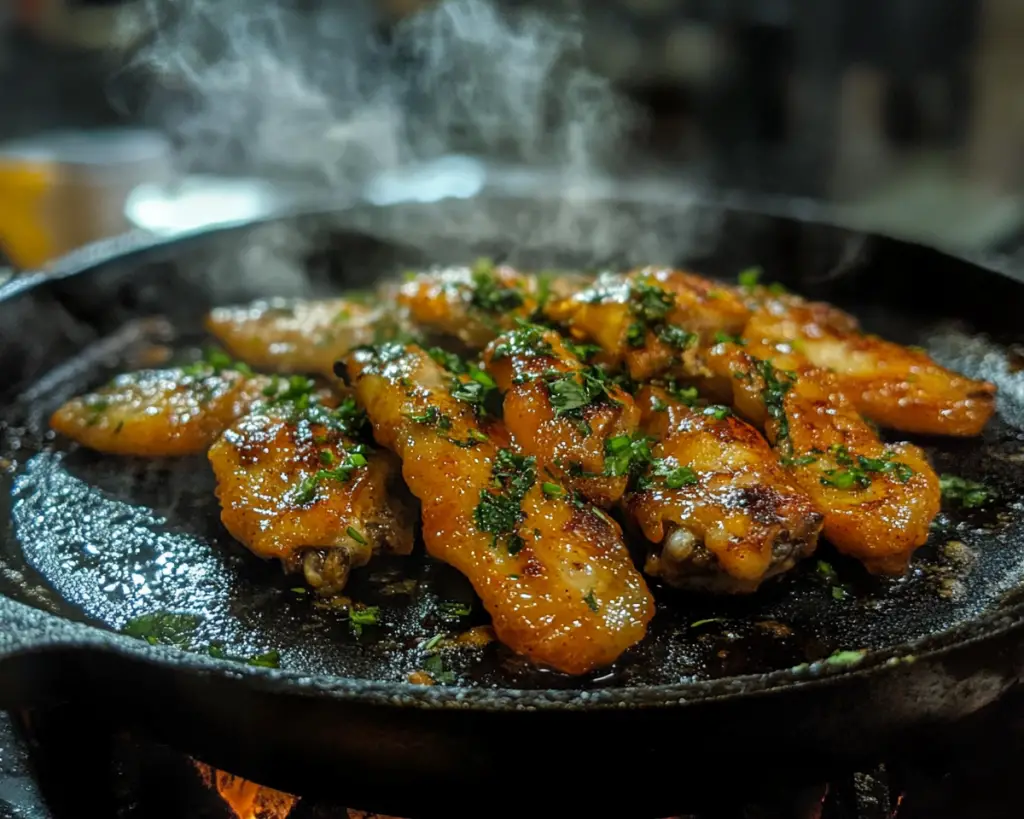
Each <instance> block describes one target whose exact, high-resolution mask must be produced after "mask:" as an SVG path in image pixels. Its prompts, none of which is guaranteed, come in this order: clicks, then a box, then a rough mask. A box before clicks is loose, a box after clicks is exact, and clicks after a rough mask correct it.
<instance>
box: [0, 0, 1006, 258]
mask: <svg viewBox="0 0 1024 819" xmlns="http://www.w3.org/2000/svg"><path fill="white" fill-rule="evenodd" d="M226 4H227V0H223V2H218V0H206V2H205V3H204V4H202V6H201V7H200V4H197V3H194V2H185V1H184V0H183V2H182V3H179V4H177V6H178V8H177V13H178V14H179V16H180V15H185V16H186V17H188V15H190V14H199V13H200V12H199V11H197V9H200V8H201V9H202V10H203V13H206V12H207V11H208V10H209V8H211V7H213V6H219V7H221V9H222V10H221V11H218V12H217V14H218V15H223V14H226V13H227V12H224V11H223V9H224V8H228V6H227V5H226ZM253 5H255V6H259V5H260V4H244V3H242V4H239V3H234V6H235V7H237V8H244V7H251V6H253ZM324 5H325V4H323V3H316V2H294V3H291V4H290V7H291V10H292V12H293V13H294V14H296V15H302V14H309V15H316V14H317V13H319V10H322V8H323V6H324ZM327 5H330V4H327ZM334 5H335V6H336V7H338V6H346V7H351V9H353V10H354V9H356V7H359V8H360V11H359V12H358V14H359V15H361V16H358V21H359V25H360V26H366V30H367V31H370V30H372V31H373V32H374V33H375V36H379V37H380V38H382V42H387V38H388V36H389V35H388V32H389V28H390V27H393V26H394V25H395V24H396V21H402V20H405V21H408V20H410V19H413V18H414V17H415V16H416V15H417V14H422V13H424V12H423V8H424V7H429V6H435V5H437V4H436V3H434V2H422V1H421V2H417V1H416V0H379V2H375V3H357V2H351V3H342V4H334ZM498 5H500V6H508V7H511V6H522V5H524V4H523V3H521V2H506V3H499V4H498ZM530 5H532V6H535V7H538V8H540V9H542V10H543V11H544V12H545V13H550V14H552V15H555V16H558V15H561V14H562V13H563V12H566V11H572V10H574V9H575V10H578V11H581V13H582V18H581V19H582V23H581V24H580V25H579V27H578V29H576V28H574V29H573V31H577V30H578V32H579V33H580V34H581V36H582V59H584V60H585V62H586V64H587V65H588V66H589V67H590V68H592V69H593V71H594V72H596V74H598V75H599V76H601V77H605V78H608V79H609V80H611V81H612V83H614V85H615V87H616V88H618V89H620V90H621V91H623V92H624V93H625V94H627V95H628V97H629V98H630V99H632V100H633V101H635V103H636V104H637V105H638V106H639V109H640V110H641V111H642V112H643V114H644V117H643V118H642V119H639V120H637V121H636V124H635V127H631V129H630V130H629V133H628V140H627V142H626V143H625V145H624V146H622V147H620V148H619V149H617V153H616V155H615V157H613V160H614V161H613V162H611V163H606V164H607V165H608V166H609V167H610V169H611V171H612V172H614V173H617V174H619V175H622V176H626V177H628V176H630V175H633V176H644V175H646V176H647V177H653V178H657V179H658V180H660V181H661V183H662V184H665V185H678V186H679V189H680V190H682V189H684V188H685V187H686V186H687V185H691V186H693V185H698V186H699V187H700V188H701V189H702V190H707V189H709V188H711V189H714V190H728V191H742V192H749V193H751V194H756V195H760V196H775V197H782V198H783V199H785V200H787V201H798V202H801V203H803V205H804V206H806V207H808V208H820V209H822V210H823V212H827V213H829V214H831V215H832V217H833V218H837V219H840V220H841V221H846V222H850V223H854V224H858V225H862V226H865V227H869V228H876V229H882V230H886V231H889V232H893V233H897V234H901V235H905V236H909V237H911V238H920V239H922V240H925V241H929V242H934V243H938V244H942V245H945V246H948V247H951V248H955V249H979V248H1007V247H1009V248H1012V247H1014V246H1015V245H1016V243H1017V242H1018V239H1019V237H1020V234H1021V232H1022V227H1024V208H1022V204H1024V201H1022V196H1021V194H1022V190H1021V189H1022V183H1024V179H1022V171H1024V168H1022V163H1021V159H1022V152H1021V147H1022V142H1024V50H1022V49H1021V47H1020V43H1021V42H1024V39H1022V36H1024V3H1020V2H1016V0H608V2H605V3H601V4H598V3H591V4H589V5H586V4H584V5H581V4H579V3H572V2H564V1H563V2H558V0H549V2H546V3H542V2H534V3H532V4H530ZM173 6H174V4H166V3H165V4H161V6H160V8H161V9H162V11H161V12H160V13H158V14H155V15H154V14H151V13H150V12H151V11H152V10H153V9H154V8H156V5H155V4H153V3H148V2H141V1H140V0H121V2H118V0H13V3H11V4H9V5H8V6H7V7H6V10H5V11H3V12H0V14H6V15H7V19H4V20H0V24H2V29H3V32H4V35H3V42H2V45H0V110H2V112H3V113H2V115H0V140H2V141H4V142H5V145H6V146H8V150H7V155H8V156H14V157H19V156H20V157H24V156H25V155H26V153H25V151H26V149H25V146H26V145H29V146H31V145H32V144H33V140H36V141H39V140H42V141H43V143H45V142H46V140H47V139H48V138H50V137H48V136H47V135H48V134H52V133H53V132H54V131H58V130H59V131H61V132H63V133H65V134H66V133H67V132H68V131H69V130H71V131H73V132H75V133H79V134H83V133H84V134H89V133H95V134H100V133H105V134H109V129H112V128H113V129H121V131H122V132H123V129H125V128H127V127H135V126H144V127H146V128H153V129H155V131H154V132H152V133H151V134H150V136H153V134H154V133H155V134H161V133H165V135H166V136H167V138H168V139H169V140H170V145H171V147H170V150H171V152H172V154H173V157H174V158H172V160H170V162H171V164H174V165H176V167H177V169H178V170H179V171H180V170H181V168H180V165H181V162H180V161H179V160H180V156H181V155H182V153H181V149H182V145H181V144H180V143H181V141H182V139H183V133H186V134H187V133H188V132H187V131H183V130H182V129H180V128H179V129H173V128H172V129H170V131H169V132H168V131H167V129H166V128H165V127H164V126H166V125H167V123H168V122H169V120H170V119H171V117H170V116H169V114H168V112H169V111H172V110H176V109H175V108H174V106H178V107H179V108H180V110H181V111H185V112H187V111H188V110H189V108H188V106H189V104H190V103H189V102H188V99H187V93H186V91H187V89H185V90H184V91H183V90H182V89H181V88H179V89H177V92H180V93H177V92H175V93H172V92H174V89H171V90H168V89H167V88H164V89H163V92H164V93H162V94H161V93H156V92H155V91H154V87H157V86H159V85H160V83H161V81H163V80H164V79H166V72H165V73H164V76H163V77H161V76H157V75H154V74H152V73H151V74H150V75H149V76H148V78H147V75H146V72H145V70H144V68H143V69H142V70H136V71H133V72H127V71H126V70H125V66H126V65H127V64H128V62H129V61H130V60H131V59H132V55H136V56H137V54H138V45H130V44H126V37H127V35H126V34H125V31H126V27H125V25H124V20H125V19H126V18H125V15H126V14H127V15H129V16H131V15H135V19H136V22H137V25H136V26H135V27H134V29H133V34H132V37H135V38H139V39H138V40H137V41H138V42H143V43H146V42H149V41H147V40H146V37H147V36H148V37H152V36H153V34H152V30H151V29H152V27H153V26H154V24H155V21H156V22H160V21H162V20H163V19H164V18H163V17H162V16H161V15H163V14H165V13H166V14H173V8H172V7H173ZM168 9H171V11H169V12H168ZM346 13H348V12H346ZM352 14H353V15H355V14H356V12H355V11H352ZM211 19H213V17H211ZM216 19H220V20H224V19H226V18H225V17H224V16H220V17H217V18H216ZM349 19H353V20H354V19H356V18H355V17H351V18H349ZM138 21H142V23H138ZM160 24H162V23H160ZM178 24H179V25H180V24H181V20H180V19H179V21H178ZM317 25H318V26H319V25H320V24H319V23H318V24H317ZM574 25H575V24H574ZM147 26H148V27H149V30H147ZM214 28H216V24H214ZM321 28H322V26H321ZM360 30H362V29H360ZM133 49H134V51H133ZM337 59H339V60H340V59H342V57H341V56H338V57H337ZM414 64H415V62H413V65H414ZM413 70H415V69H413ZM157 73H158V74H159V72H157ZM461 81H462V82H470V81H471V77H463V78H462V79H461ZM460 87H461V86H460ZM435 93H436V90H435ZM445 93H447V92H445ZM451 93H452V94H455V95H457V94H459V93H461V92H460V91H459V90H458V88H455V87H454V86H453V90H452V91H451ZM410 104H411V103H410ZM429 104H430V105H433V106H435V107H436V105H437V98H436V97H434V98H432V102H430V103H429ZM182 116H185V114H182ZM296 116H298V117H299V118H300V119H301V115H296ZM162 128H163V131H162V130H161V129H162ZM101 129H104V130H101ZM480 133H481V131H480V129H479V128H477V129H476V130H474V129H469V130H468V131H463V132H461V133H458V134H454V135H452V136H451V138H450V139H447V138H446V139H444V140H440V141H439V142H438V143H437V144H439V145H442V146H443V147H444V148H446V149H455V150H457V151H458V152H459V153H460V154H468V155H474V156H478V157H485V158H493V159H495V160H499V159H500V160H502V161H505V162H513V163H516V162H518V163H521V164H522V163H525V164H529V162H530V161H532V160H531V157H530V156H528V155H525V154H524V152H523V151H522V150H518V149H517V147H516V145H513V146H512V147H511V149H509V150H506V147H507V146H503V145H501V144H500V141H496V140H493V139H481V138H479V134H480ZM193 134H194V132H193ZM244 136H245V135H244V134H243V135H242V138H241V139H242V142H243V143H244V141H245V139H244ZM136 138H137V139H141V138H142V137H139V135H138V134H136ZM184 138H186V139H187V136H186V137H184ZM474 139H476V144H474ZM10 140H20V142H17V143H15V146H14V147H13V148H11V147H10ZM26 140H27V142H26ZM364 141H370V142H372V141H373V138H372V137H369V138H364ZM143 142H144V140H143ZM118 144H119V143H116V142H112V143H110V145H111V146H116V145H118ZM145 144H146V145H148V146H149V147H148V148H145V147H143V148H140V147H139V146H138V144H137V143H133V145H134V147H133V148H132V150H134V151H137V152H138V156H139V161H140V162H141V161H142V160H143V159H144V158H145V156H148V157H149V160H150V166H149V167H150V171H142V170H137V173H138V174H139V176H138V177H133V178H132V179H133V181H138V179H140V178H145V173H147V172H151V173H153V174H156V175H157V176H159V174H160V173H162V171H160V167H159V166H160V162H162V161H163V160H162V159H160V157H159V156H158V154H159V151H160V149H159V147H158V143H145ZM522 144H523V143H522V141H520V144H519V146H518V148H519V149H521V148H522ZM61 145H62V147H60V148H59V150H65V151H70V150H78V151H81V150H82V148H81V145H77V144H76V147H74V148H68V147H67V144H66V143H61ZM185 147H186V149H188V148H189V147H190V146H185ZM222 148H223V146H222ZM52 150H53V151H58V149H52ZM109 150H111V151H113V152H114V154H115V155H119V156H121V158H123V155H124V149H121V148H117V147H111V148H110V149H109ZM147 150H149V151H150V153H149V154H146V151H147ZM296 150H298V148H296ZM29 153H31V151H29ZM58 153H59V151H58ZM399 153H401V152H399ZM428 153H429V151H428ZM527 153H528V152H527ZM244 154H245V150H244V147H242V148H240V149H239V151H238V152H234V151H230V150H223V149H222V150H220V151H217V152H213V153H210V154H209V155H208V156H207V157H206V160H204V158H203V155H202V152H199V151H196V150H194V145H193V146H191V149H190V150H185V154H184V155H186V156H187V157H188V161H187V163H186V164H187V165H188V168H186V170H188V171H189V172H202V173H205V174H218V173H220V174H229V175H230V174H236V173H238V172H239V171H242V172H248V171H251V170H252V168H251V167H250V168H248V169H246V168H241V169H239V168H232V167H231V161H230V160H231V159H232V158H233V157H237V156H241V155H244ZM3 155H4V154H3V153H0V158H2V156H3ZM144 155H145V156H144ZM396 156H398V155H397V154H396ZM50 158H51V159H52V158H53V155H52V154H51V157H50ZM58 158H60V157H58ZM420 158H422V157H420ZM399 159H402V157H399ZM534 159H535V157H534ZM74 161H78V160H77V159H76V160H74ZM403 161H404V159H403ZM378 164H379V163H378ZM204 165H205V167H204ZM108 170H109V169H108ZM19 172H20V171H19ZM8 178H12V177H10V176H8ZM13 178H14V179H15V182H18V181H19V180H20V181H21V182H22V183H24V178H23V176H20V177H19V176H17V174H15V177H13ZM347 181H348V177H347V176H346V175H345V174H342V175H341V177H340V178H335V179H333V180H332V184H336V185H339V186H343V185H344V184H346V182H347ZM2 182H3V176H2V175H0V183H2ZM359 182H360V184H362V183H363V182H365V180H359ZM7 184H8V185H11V184H15V183H13V182H8V183H7ZM76 184H77V185H78V186H79V187H81V185H82V183H81V180H79V181H78V182H77V183H76ZM0 193H2V191H0ZM122 193H123V191H122ZM122 198H123V197H122ZM9 201H10V202H15V201H21V200H17V199H16V198H14V199H10V200H9ZM76 201H77V202H78V204H77V205H74V204H72V205H68V206H67V207H72V208H74V207H78V208H80V209H81V208H85V209H89V208H90V207H91V206H90V205H89V204H88V203H87V201H86V200H84V199H79V200H76ZM19 207H20V206H19ZM12 209H14V210H17V208H13V206H8V207H7V208H6V210H7V211H11V210H12ZM4 212H5V211H4V208H3V207H2V206H0V242H2V241H3V237H4V233H5V231H6V234H7V236H8V238H7V243H8V244H9V245H10V244H12V243H13V244H16V245H19V247H20V246H21V245H25V244H26V243H25V242H23V241H22V240H21V239H20V238H15V239H11V238H10V236H11V235H12V233H13V232H15V231H16V230H29V231H31V229H32V227H31V226H22V227H15V228H12V227H10V226H9V225H10V224H11V223H12V222H11V220H13V223H17V225H23V223H24V221H25V220H24V218H22V217H19V216H18V215H17V214H14V215H13V216H12V215H11V214H10V213H8V215H7V217H5V216H4ZM65 212H66V211H65ZM4 218H7V219H8V223H7V224H8V227H6V228H5V227H4V224H5V223H4ZM129 221H131V220H129ZM136 221H138V220H136ZM115 227H117V222H116V220H113V221H109V223H104V225H99V224H93V225H91V226H86V227H83V228H82V229H81V230H80V231H79V232H78V233H77V234H75V235H71V233H72V232H69V236H68V237H67V238H63V239H61V241H57V240H53V241H51V242H50V243H49V244H47V243H46V241H44V240H41V239H40V240H38V241H36V242H35V244H34V245H32V243H31V242H29V243H28V244H30V245H32V247H33V248H35V250H31V251H30V252H28V253H27V255H28V256H32V258H33V260H36V259H37V258H38V257H39V254H40V253H42V254H43V255H46V253H49V252H55V249H57V248H61V249H63V247H64V245H65V244H67V243H68V242H71V243H75V242H79V241H82V240H85V239H88V238H90V237H92V236H93V235H94V234H96V233H102V232H104V231H107V232H109V231H110V230H113V229H114V228H115ZM51 232H52V230H51ZM62 242H63V244H62ZM44 246H45V248H48V249H45V248H44ZM40 248H44V249H40ZM16 255H20V256H22V257H26V253H25V252H22V251H21V250H20V249H19V250H18V251H16Z"/></svg>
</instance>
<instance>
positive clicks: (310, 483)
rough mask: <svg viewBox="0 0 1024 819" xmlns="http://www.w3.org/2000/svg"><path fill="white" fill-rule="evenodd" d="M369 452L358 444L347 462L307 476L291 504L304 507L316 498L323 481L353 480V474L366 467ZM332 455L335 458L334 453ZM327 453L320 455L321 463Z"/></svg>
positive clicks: (293, 496)
mask: <svg viewBox="0 0 1024 819" xmlns="http://www.w3.org/2000/svg"><path fill="white" fill-rule="evenodd" d="M367 453H368V450H367V448H366V447H365V446H363V445H362V444H356V445H355V446H353V447H351V448H350V449H349V450H348V452H347V453H346V454H345V460H344V461H342V462H341V463H340V464H339V465H338V466H336V467H334V468H332V469H318V470H317V471H316V472H314V473H313V474H312V475H307V476H306V477H305V478H303V479H302V482H301V483H300V484H299V485H298V486H297V487H296V489H295V491H294V493H293V494H292V497H291V502H292V503H294V504H296V505H297V506H304V505H305V504H307V503H309V502H310V501H312V500H313V499H314V498H315V497H316V490H317V487H318V486H319V485H320V484H321V483H322V482H323V481H338V482H339V483H346V482H348V481H349V480H350V479H351V478H352V473H353V472H355V471H356V470H357V469H359V468H361V467H364V466H366V464H367V459H366V455H367ZM326 454H330V456H331V458H332V459H333V458H334V455H333V453H326ZM324 455H325V452H321V453H320V460H321V463H323V462H324Z"/></svg>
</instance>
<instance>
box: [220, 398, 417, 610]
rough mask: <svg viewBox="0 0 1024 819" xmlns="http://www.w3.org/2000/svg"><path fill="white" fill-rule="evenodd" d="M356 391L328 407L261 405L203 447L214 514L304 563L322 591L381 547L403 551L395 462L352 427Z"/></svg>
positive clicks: (406, 533)
mask: <svg viewBox="0 0 1024 819" xmlns="http://www.w3.org/2000/svg"><path fill="white" fill-rule="evenodd" d="M359 415H360V413H359V412H358V411H357V410H356V409H355V403H354V401H351V400H349V401H347V402H344V403H342V405H341V406H340V407H339V408H337V409H335V410H328V409H326V408H324V407H321V406H319V405H317V404H315V403H314V404H308V403H307V404H306V406H305V408H304V409H303V408H301V407H297V406H296V404H295V403H294V402H292V403H288V404H272V405H264V406H261V407H260V408H259V409H257V411H255V412H253V413H252V414H250V415H247V416H245V417H244V418H242V419H240V420H239V421H237V422H236V423H235V424H233V425H232V426H231V427H229V428H228V429H227V430H226V431H225V432H224V434H223V435H222V436H221V437H220V438H219V439H218V440H217V442H216V443H214V445H213V446H212V447H211V448H210V451H209V455H208V457H209V460H210V464H211V466H212V467H213V472H214V475H215V476H216V479H217V490H216V492H217V497H218V499H219V500H220V503H221V521H222V522H223V523H224V527H225V528H226V529H227V530H228V532H230V533H231V535H232V537H234V538H235V539H236V540H238V541H240V542H241V543H243V544H244V545H245V546H247V547H248V548H249V550H250V551H251V552H253V554H255V555H257V556H259V557H262V558H276V559H279V560H280V561H281V562H282V565H283V566H284V568H285V571H287V572H295V571H298V570H300V569H301V570H302V572H303V574H304V575H305V578H306V581H307V582H308V583H309V585H310V586H312V587H313V588H314V589H316V590H317V591H318V592H319V593H321V594H324V595H328V594H335V593H337V592H339V591H341V590H342V589H343V588H344V586H345V584H346V582H347V580H348V577H349V573H350V572H351V571H352V569H355V568H359V567H360V566H365V565H366V564H367V563H368V562H369V561H370V558H371V557H373V555H374V554H375V553H377V552H379V551H381V550H382V549H387V550H388V551H390V552H393V553H396V554H409V553H410V552H411V551H412V547H413V525H412V517H411V514H410V512H409V511H408V509H407V508H406V506H405V505H404V504H403V503H402V502H401V500H399V497H400V496H399V494H398V493H397V492H398V490H399V488H400V487H399V485H398V484H399V481H398V480H397V479H398V464H397V462H396V461H395V459H394V456H393V455H391V453H389V452H384V451H381V450H375V449H373V448H371V447H368V446H366V445H364V444H361V443H358V442H357V440H356V438H355V437H353V432H354V429H353V427H354V426H356V425H357V423H358V418H359Z"/></svg>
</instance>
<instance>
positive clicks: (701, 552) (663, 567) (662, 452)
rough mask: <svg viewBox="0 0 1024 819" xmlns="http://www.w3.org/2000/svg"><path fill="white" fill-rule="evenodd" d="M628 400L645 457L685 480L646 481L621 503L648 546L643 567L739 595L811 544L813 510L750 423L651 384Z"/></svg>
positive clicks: (816, 519) (680, 582)
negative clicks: (647, 442) (638, 419)
mask: <svg viewBox="0 0 1024 819" xmlns="http://www.w3.org/2000/svg"><path fill="white" fill-rule="evenodd" d="M636 400H637V404H638V406H640V407H641V408H642V410H643V420H642V424H641V428H642V430H643V431H644V432H645V433H646V434H647V435H649V436H651V437H652V438H653V439H654V441H655V442H656V443H654V444H653V448H652V455H653V456H654V458H655V459H657V460H659V461H663V462H665V463H667V464H669V465H670V466H672V467H686V468H688V469H690V470H692V473H693V477H694V479H695V480H694V482H693V483H692V484H687V485H685V486H681V487H679V488H670V487H668V486H666V485H665V482H664V480H658V479H656V478H655V479H654V480H653V481H652V483H651V486H650V487H649V488H646V489H643V490H640V491H635V492H632V493H630V494H629V495H628V496H627V499H626V508H627V510H628V511H629V513H630V514H631V515H632V516H633V518H634V519H635V520H636V521H637V524H638V525H639V526H640V529H641V530H642V531H643V533H644V535H645V537H646V538H647V539H648V540H649V541H651V542H652V543H654V544H657V547H656V548H655V549H652V551H651V557H650V558H649V559H648V564H647V569H648V571H649V572H651V573H654V574H657V575H659V576H661V577H662V578H663V579H664V580H665V581H666V582H668V583H669V584H671V585H675V586H680V587H686V588H692V587H696V588H706V589H710V590H714V591H728V592H739V593H749V592H753V591H755V590H756V589H757V588H758V587H759V586H760V585H761V583H762V582H764V580H766V579H767V578H769V577H772V576H775V575H777V574H780V573H782V572H785V571H788V570H789V569H791V568H792V567H793V566H794V565H796V562H797V561H798V560H800V559H802V558H803V557H806V556H807V555H809V554H811V553H812V552H813V551H814V549H815V546H816V544H817V538H818V533H819V531H820V530H821V527H822V520H823V518H822V515H821V513H820V512H818V510H817V509H816V507H815V506H814V504H813V502H812V501H811V499H810V497H808V495H807V493H805V492H804V491H803V490H801V489H799V488H797V486H796V485H795V484H794V482H793V480H792V478H791V476H790V475H789V474H787V472H786V471H785V470H784V469H782V468H781V467H780V466H779V463H778V458H777V455H776V453H775V452H774V451H772V449H771V447H770V446H769V445H768V443H767V442H766V441H765V440H764V439H763V438H762V437H761V435H760V434H759V433H758V432H757V430H755V429H753V428H752V427H751V426H750V425H749V424H747V423H745V422H743V421H741V420H740V419H739V418H736V417H735V416H732V415H730V416H727V417H724V418H717V417H715V416H714V415H711V414H705V413H704V412H702V411H701V410H699V409H692V408H690V407H688V406H686V405H685V404H683V403H681V402H679V401H677V400H675V399H673V397H672V396H671V395H670V394H669V393H668V392H667V391H665V390H663V389H661V388H659V387H655V386H645V387H643V388H642V389H641V390H640V392H639V393H638V394H637V396H636Z"/></svg>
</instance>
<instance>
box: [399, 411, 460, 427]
mask: <svg viewBox="0 0 1024 819" xmlns="http://www.w3.org/2000/svg"><path fill="white" fill-rule="evenodd" d="M405 417H406V418H408V419H409V420H410V421H413V422H415V423H417V424H423V425H424V426H428V427H437V429H439V430H440V431H441V432H447V431H448V430H450V429H451V428H452V419H451V418H450V417H449V416H448V415H445V414H444V413H443V412H441V410H439V409H438V408H437V407H435V406H433V405H431V406H429V407H427V408H426V410H425V411H424V412H421V413H420V414H419V415H416V414H414V413H407V414H406V416H405Z"/></svg>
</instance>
